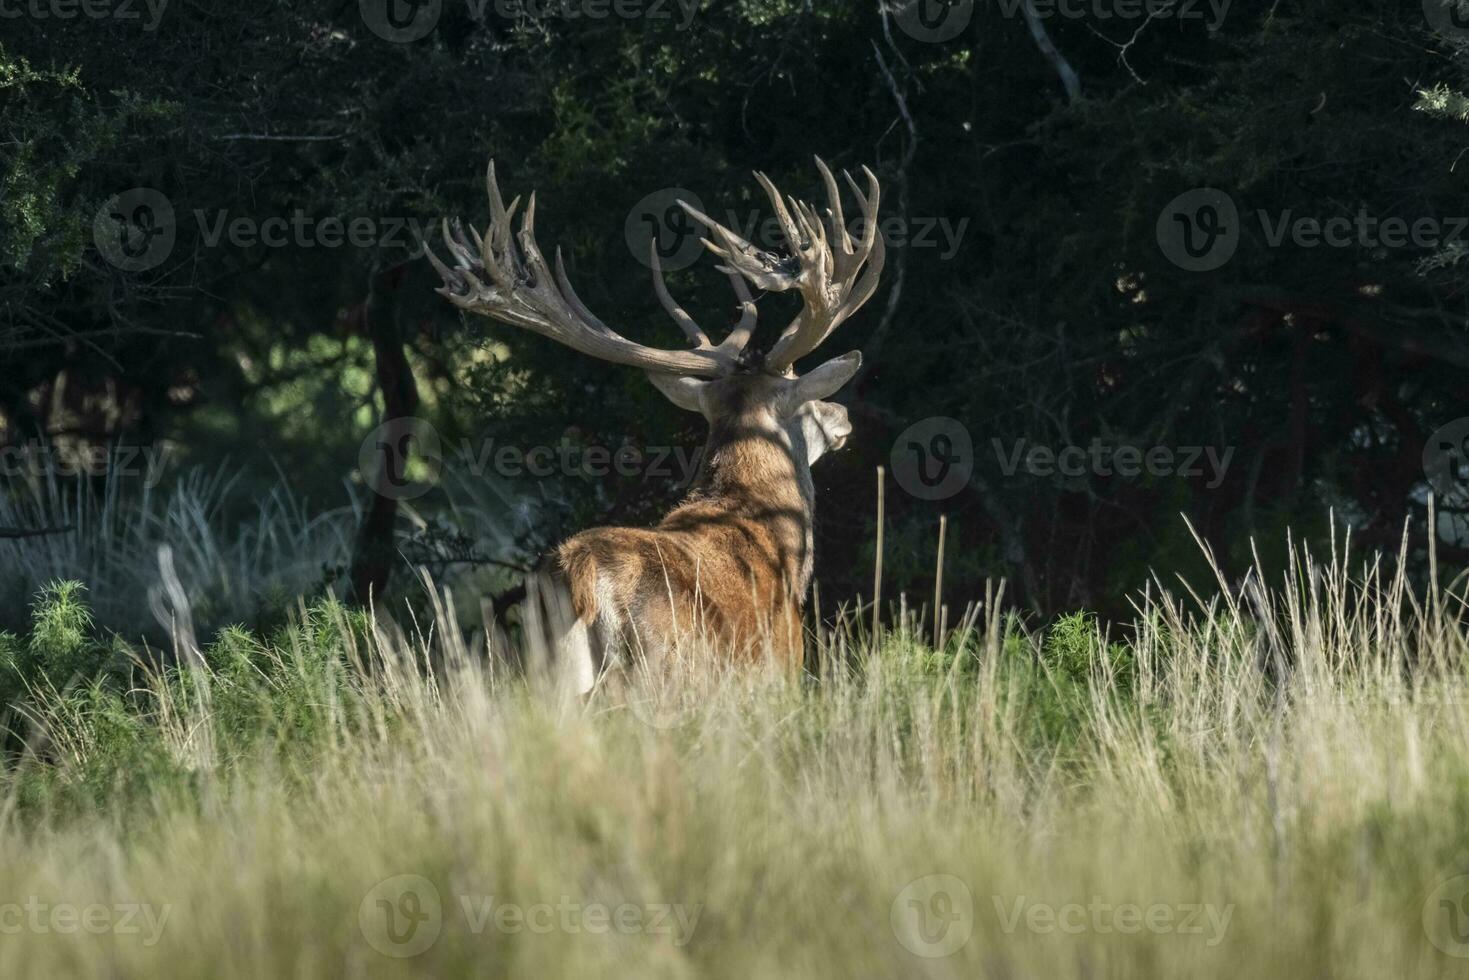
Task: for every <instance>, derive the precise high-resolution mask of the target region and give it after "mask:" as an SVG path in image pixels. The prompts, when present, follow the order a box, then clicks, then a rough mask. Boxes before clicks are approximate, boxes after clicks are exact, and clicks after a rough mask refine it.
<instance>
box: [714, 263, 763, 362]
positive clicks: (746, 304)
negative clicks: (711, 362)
mask: <svg viewBox="0 0 1469 980" xmlns="http://www.w3.org/2000/svg"><path fill="white" fill-rule="evenodd" d="M727 271H728V274H729V284H730V285H731V286H732V287H734V291H735V298H736V299H738V300H739V301H740V319H739V322H738V323H736V324H735V325H734V329H732V330H730V332H729V336H728V337H726V338H724V343H723V344H721V345H720V346H721V347H731V348H733V349H734V351H735V352H736V353H741V352H743V351H744V349H745V347H746V346H747V345H748V344H749V343H750V337H751V336H752V335H753V334H754V333H755V321H756V319H757V318H758V317H759V315H760V311H759V310H758V309H757V308H756V307H755V297H753V296H751V295H750V287H749V286H748V285H746V283H745V277H744V276H742V275H740V274H739V273H738V272H735V271H734V270H733V269H730V270H727Z"/></svg>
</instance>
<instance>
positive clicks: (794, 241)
mask: <svg viewBox="0 0 1469 980" xmlns="http://www.w3.org/2000/svg"><path fill="white" fill-rule="evenodd" d="M816 166H817V168H818V169H819V170H820V171H821V179H822V182H823V183H824V184H825V185H826V197H827V202H828V205H829V206H828V207H827V208H826V209H824V211H825V221H824V222H823V221H822V220H821V218H820V217H818V215H817V210H816V208H815V207H814V206H813V205H810V204H807V203H805V202H802V201H798V200H796V199H795V198H790V199H789V204H790V207H789V208H787V206H786V203H787V202H786V200H783V199H782V198H781V194H780V191H778V190H777V189H776V187H775V185H774V184H773V183H771V182H770V178H768V177H766V176H765V175H764V174H763V173H759V172H757V173H756V174H755V179H756V180H758V181H759V182H760V186H761V187H763V188H765V193H766V196H768V197H769V198H770V204H771V207H772V208H774V210H775V216H776V219H777V220H778V221H779V222H780V227H781V232H782V234H783V235H784V237H785V241H786V247H787V248H788V249H789V250H790V252H791V255H789V256H781V255H777V254H775V253H773V252H767V251H765V250H763V249H760V248H757V247H756V246H754V245H752V244H750V243H749V242H748V241H746V240H745V239H743V238H741V237H740V236H739V235H736V234H735V233H734V232H732V231H730V230H729V229H728V228H726V227H725V226H724V225H721V224H720V223H719V222H717V221H715V220H713V219H712V218H710V217H709V216H708V215H705V214H703V213H701V212H700V211H699V210H697V209H696V208H692V207H690V206H689V205H687V204H684V203H683V202H682V201H680V202H679V204H680V205H682V207H683V209H684V210H685V211H687V212H688V213H689V214H690V215H691V216H693V218H694V219H695V220H697V221H699V222H700V223H701V224H703V225H704V226H705V227H707V228H708V229H709V231H710V233H711V235H712V237H713V238H714V239H717V242H716V241H711V240H710V239H708V238H706V239H704V240H703V241H704V246H705V247H706V248H708V249H709V251H711V252H713V253H714V254H715V255H717V256H719V257H720V258H721V259H723V260H724V261H725V265H724V266H722V267H721V268H723V269H724V270H725V271H726V272H729V273H731V274H732V275H734V274H736V273H737V274H738V275H739V276H741V277H743V278H745V279H747V280H749V281H750V283H751V284H752V285H754V286H758V287H759V288H761V289H768V290H772V291H775V292H784V291H786V290H790V289H795V290H798V291H799V292H800V293H801V299H802V302H803V307H802V310H801V312H800V313H799V314H798V315H797V316H796V318H795V319H794V320H792V321H791V322H790V325H789V326H787V327H786V328H785V330H784V331H783V332H782V333H781V335H780V337H779V339H777V340H776V342H775V345H774V346H773V347H771V349H770V353H769V354H767V355H766V357H765V366H766V369H767V370H771V371H783V370H785V369H787V368H789V367H790V366H791V365H792V364H794V363H795V362H796V361H797V360H798V359H799V358H802V357H804V356H806V355H807V354H809V353H811V352H812V351H813V350H815V349H816V348H817V347H818V346H819V345H820V344H821V342H822V341H823V340H825V339H826V338H827V336H829V335H830V334H831V332H832V331H833V330H835V329H836V328H837V327H838V326H840V325H841V323H842V321H843V320H845V319H846V318H847V317H849V316H851V315H852V314H853V313H855V312H857V310H858V309H859V308H861V306H862V304H863V303H865V302H867V300H868V299H870V298H871V297H872V294H873V292H874V291H875V290H876V289H877V281H878V278H879V276H880V275H881V274H882V265H883V261H884V259H885V251H884V247H883V241H882V235H881V234H879V233H878V228H877V208H878V200H879V193H880V188H879V187H878V183H877V177H876V176H874V175H873V173H872V171H871V170H869V169H867V168H866V167H863V168H862V172H863V173H864V174H866V175H867V193H866V194H865V195H864V194H863V193H862V191H861V189H860V188H858V187H857V182H856V181H854V180H853V179H852V177H851V175H850V174H847V173H846V172H845V171H844V172H843V173H842V176H843V177H845V178H846V181H847V184H848V185H849V186H850V187H851V189H852V193H853V194H855V195H856V196H857V202H858V204H860V205H861V208H862V233H861V234H862V237H861V238H860V239H859V240H858V241H856V242H853V240H852V236H851V235H850V234H848V232H847V226H846V219H845V217H844V216H843V214H842V199H841V193H840V192H839V191H838V189H837V183H836V179H835V178H833V177H832V175H831V171H830V170H829V169H827V166H826V164H825V163H824V162H823V161H822V159H821V158H820V157H817V158H816ZM792 212H794V216H793V214H792ZM833 246H835V247H833ZM864 267H865V270H866V271H865V272H864V271H863V270H864ZM859 276H860V278H859Z"/></svg>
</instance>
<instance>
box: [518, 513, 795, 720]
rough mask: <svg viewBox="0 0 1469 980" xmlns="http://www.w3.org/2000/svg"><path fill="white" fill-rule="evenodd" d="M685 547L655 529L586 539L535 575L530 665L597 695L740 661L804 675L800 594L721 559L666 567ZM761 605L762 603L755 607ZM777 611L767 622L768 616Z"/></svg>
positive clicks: (526, 617) (527, 617)
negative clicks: (703, 571) (661, 675)
mask: <svg viewBox="0 0 1469 980" xmlns="http://www.w3.org/2000/svg"><path fill="white" fill-rule="evenodd" d="M670 550H676V551H683V550H685V548H684V547H682V546H680V545H679V544H678V543H676V542H673V541H670V540H669V539H668V536H667V535H666V533H663V534H660V533H659V531H657V530H654V529H634V528H600V529H597V530H594V531H591V532H585V533H583V534H580V535H577V536H575V537H573V538H572V539H570V540H568V541H567V542H566V543H564V544H563V545H561V546H560V547H559V548H557V549H555V550H554V551H553V552H552V553H551V554H550V555H548V556H546V558H544V559H543V560H542V561H541V562H540V563H539V565H538V566H537V567H536V569H535V570H534V571H533V572H531V573H530V574H529V575H527V576H526V580H525V596H524V599H523V600H522V601H521V605H520V616H521V623H522V631H523V638H524V643H525V649H524V651H523V662H524V663H525V664H526V666H527V667H528V668H529V669H532V670H537V671H541V672H543V673H544V675H545V676H548V677H550V678H551V679H553V680H554V681H555V683H556V684H557V685H558V686H561V687H564V688H565V689H567V690H569V691H570V692H572V693H575V694H589V693H590V692H591V691H592V690H593V689H595V688H597V687H598V686H600V685H603V684H606V683H609V682H610V683H612V685H613V686H617V685H619V684H620V683H621V682H622V681H624V680H626V679H627V677H628V675H629V674H630V673H631V672H632V671H635V670H638V669H646V670H655V671H669V670H672V669H675V668H678V669H690V668H697V667H698V666H699V665H701V664H704V665H711V664H729V663H733V662H738V661H750V662H767V663H772V664H775V665H777V666H778V667H780V668H781V669H784V670H786V671H789V672H795V671H798V670H799V669H800V665H801V660H802V656H803V653H804V642H803V638H802V626H801V611H800V601H799V597H797V596H795V595H781V594H780V593H782V592H785V591H787V590H783V589H781V588H779V587H778V586H777V585H775V584H774V583H771V584H769V585H765V586H762V584H761V582H760V580H759V579H760V578H764V577H765V576H759V577H755V576H748V577H746V581H744V582H740V581H739V577H738V576H730V575H728V574H726V573H727V572H729V571H730V569H724V568H720V567H719V566H720V565H722V564H725V563H727V559H728V557H729V556H722V557H724V558H725V559H726V561H721V560H720V557H716V558H715V559H714V560H713V561H712V562H711V563H710V566H711V567H710V572H711V574H709V575H708V576H701V575H699V574H698V573H697V572H695V573H693V574H692V575H690V574H689V573H688V570H689V569H693V568H698V567H699V566H700V564H701V563H700V562H698V561H697V560H688V556H687V555H679V556H678V557H679V559H681V560H674V561H669V560H665V555H666V554H667V552H668V551H670ZM752 600H753V601H752ZM766 610H768V611H770V614H769V615H767V616H761V615H760V613H761V611H766Z"/></svg>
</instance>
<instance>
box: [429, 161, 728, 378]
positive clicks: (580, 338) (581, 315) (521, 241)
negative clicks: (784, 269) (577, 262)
mask: <svg viewBox="0 0 1469 980" xmlns="http://www.w3.org/2000/svg"><path fill="white" fill-rule="evenodd" d="M485 183H486V185H487V189H488V192H489V198H490V226H489V227H488V228H487V229H486V230H485V234H484V235H483V236H481V235H480V234H479V233H478V232H477V231H475V230H474V228H472V227H471V228H470V229H469V235H470V236H472V238H473V242H471V241H470V239H469V238H467V237H466V236H465V231H464V227H463V225H461V224H460V222H459V221H458V219H455V220H454V221H453V222H449V221H445V222H444V224H443V235H444V244H445V246H446V247H447V248H448V249H449V252H450V254H451V255H452V256H453V258H454V265H453V266H448V265H445V264H444V263H443V262H441V261H440V260H439V257H438V256H437V255H435V254H434V253H433V251H432V250H430V249H429V248H428V244H427V243H426V242H425V243H424V252H425V254H427V256H428V260H429V261H430V262H432V263H433V266H434V268H435V269H437V270H438V272H439V275H440V276H442V277H443V280H444V285H443V286H441V287H440V288H439V289H438V290H437V292H438V293H439V294H440V295H442V296H445V297H447V298H448V300H449V301H450V302H451V303H453V304H454V305H455V306H457V307H459V308H460V309H461V310H467V311H468V312H470V313H478V314H480V315H482V316H487V317H490V318H491V319H494V320H499V321H500V322H501V323H508V324H510V325H511V326H515V327H524V328H525V329H527V330H531V331H534V332H535V333H538V334H541V335H543V336H546V337H550V338H551V339H552V340H555V341H557V342H558V343H562V344H565V345H566V346H567V347H570V348H572V349H574V350H578V351H581V352H582V353H583V354H589V355H591V356H592V357H595V358H598V359H599V360H603V361H611V362H613V363H615V364H627V365H630V366H632V367H637V368H642V369H644V370H646V371H659V372H662V373H664V374H679V375H691V376H696V377H706V378H716V377H723V376H725V375H728V374H731V373H733V372H734V370H735V369H736V367H737V366H738V365H739V359H740V355H741V353H743V351H744V347H745V344H746V343H748V341H749V339H750V333H751V330H752V328H753V327H754V317H755V312H754V311H755V306H754V302H753V301H752V300H751V299H750V294H749V292H748V290H745V289H744V283H743V282H739V283H738V286H737V292H738V293H739V295H740V299H741V306H742V309H743V311H744V312H743V315H742V316H741V319H740V323H739V325H738V326H736V327H735V329H734V330H733V331H731V333H730V335H729V336H728V337H727V338H725V340H724V342H723V343H721V344H719V345H718V346H714V345H713V344H711V343H710V342H709V338H708V336H707V335H706V334H705V333H704V331H703V330H701V329H699V326H698V325H697V324H696V323H694V321H693V319H692V318H691V317H689V315H688V314H687V313H685V312H684V311H683V310H682V309H681V308H679V307H678V306H677V305H676V304H675V303H674V302H673V300H672V298H671V297H670V296H669V295H668V289H667V287H666V286H665V285H664V283H663V272H662V270H661V269H660V268H659V266H658V256H657V248H656V244H657V243H656V242H655V243H654V248H653V258H652V265H653V271H654V288H655V289H656V290H657V292H658V298H659V300H660V301H661V302H662V303H663V306H664V308H665V309H667V310H668V312H669V313H670V314H671V315H672V316H673V318H674V320H675V321H676V322H677V323H678V324H679V326H680V327H681V328H682V329H683V331H684V333H685V334H686V335H687V336H688V337H689V339H690V340H691V341H693V343H694V348H693V349H692V350H661V349H659V348H656V347H645V346H643V345H642V344H639V343H635V342H634V341H631V340H628V339H627V338H626V337H624V336H622V335H621V334H619V333H617V332H616V331H615V330H613V329H612V328H611V327H609V326H607V324H605V323H603V322H602V321H601V320H599V319H598V318H597V317H596V316H595V315H594V314H593V313H592V312H591V311H590V310H589V309H587V307H586V305H585V304H583V303H582V301H581V299H580V297H578V296H577V295H576V290H574V289H573V288H572V287H571V282H570V281H569V280H568V279H567V278H566V268H565V266H564V265H563V264H562V262H561V250H560V249H557V250H556V271H555V274H554V275H553V274H552V272H551V269H550V268H549V267H548V266H547V264H546V259H545V257H544V256H543V255H542V254H541V250H540V247H539V246H538V245H537V244H536V237H535V221H536V196H535V194H534V193H532V194H531V196H530V199H529V200H528V201H527V202H526V206H525V212H524V214H523V215H522V217H521V219H520V230H519V233H518V234H512V232H511V228H510V220H511V218H512V216H513V215H514V214H515V209H516V206H517V205H518V204H519V203H520V198H518V197H517V198H515V199H514V200H513V201H511V202H510V206H509V207H506V206H505V201H504V199H503V198H502V197H501V196H500V187H499V185H498V184H497V183H496V181H495V163H494V161H493V160H491V161H490V165H489V170H488V172H487V174H486V176H485ZM731 278H732V279H737V277H734V276H732V277H731Z"/></svg>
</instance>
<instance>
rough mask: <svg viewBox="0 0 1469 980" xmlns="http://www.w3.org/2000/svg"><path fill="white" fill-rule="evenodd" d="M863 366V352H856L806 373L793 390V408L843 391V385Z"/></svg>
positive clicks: (835, 358)
mask: <svg viewBox="0 0 1469 980" xmlns="http://www.w3.org/2000/svg"><path fill="white" fill-rule="evenodd" d="M861 366H862V352H861V351H859V350H854V351H852V352H851V353H848V354H843V355H842V356H841V357H833V358H832V359H831V360H829V361H827V362H826V363H825V364H823V365H821V367H819V368H816V369H814V370H812V371H808V372H806V373H805V374H803V375H802V376H801V377H799V378H797V379H796V382H795V388H794V389H792V395H793V399H792V404H791V408H792V409H797V408H800V407H801V406H802V405H804V404H805V403H806V402H819V401H824V400H825V399H827V398H830V397H831V396H832V395H835V394H836V393H837V392H838V391H840V390H841V387H842V385H844V384H846V383H847V382H848V381H851V380H852V375H854V374H856V373H857V369H858V368H859V367H861Z"/></svg>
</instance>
